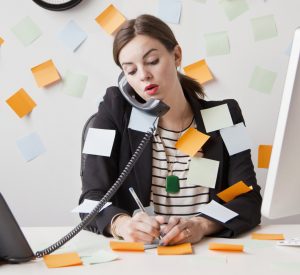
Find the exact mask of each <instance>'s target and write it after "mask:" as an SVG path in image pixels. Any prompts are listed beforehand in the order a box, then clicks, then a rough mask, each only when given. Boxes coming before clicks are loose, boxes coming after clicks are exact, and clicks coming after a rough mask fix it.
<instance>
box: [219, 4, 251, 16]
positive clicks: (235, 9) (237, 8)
mask: <svg viewBox="0 0 300 275" xmlns="http://www.w3.org/2000/svg"><path fill="white" fill-rule="evenodd" d="M219 5H220V6H221V7H222V8H223V10H224V12H225V14H226V16H227V18H228V19H229V20H230V21H232V20H233V19H235V18H237V17H238V16H240V15H241V14H243V13H244V12H246V11H247V10H249V6H248V4H247V2H246V1H245V0H219Z"/></svg>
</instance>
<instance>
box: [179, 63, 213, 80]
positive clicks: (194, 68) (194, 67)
mask: <svg viewBox="0 0 300 275" xmlns="http://www.w3.org/2000/svg"><path fill="white" fill-rule="evenodd" d="M183 70H184V72H185V74H186V75H187V76H189V77H191V78H194V79H196V80H197V81H198V82H199V83H200V84H204V83H206V82H208V81H210V80H212V79H213V75H212V74H211V72H210V70H209V68H208V66H207V64H206V61H205V60H204V59H202V60H199V61H197V62H195V63H193V64H190V65H188V66H186V67H184V68H183Z"/></svg>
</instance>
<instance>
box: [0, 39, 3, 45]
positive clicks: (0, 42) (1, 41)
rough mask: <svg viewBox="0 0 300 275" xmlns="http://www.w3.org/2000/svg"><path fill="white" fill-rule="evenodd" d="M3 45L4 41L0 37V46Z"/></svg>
mask: <svg viewBox="0 0 300 275" xmlns="http://www.w3.org/2000/svg"><path fill="white" fill-rule="evenodd" d="M3 43H4V39H3V38H2V37H0V46H1V45H2V44H3Z"/></svg>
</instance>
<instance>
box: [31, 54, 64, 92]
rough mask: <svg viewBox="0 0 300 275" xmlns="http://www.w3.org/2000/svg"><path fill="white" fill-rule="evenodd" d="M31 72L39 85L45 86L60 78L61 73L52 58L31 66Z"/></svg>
mask: <svg viewBox="0 0 300 275" xmlns="http://www.w3.org/2000/svg"><path fill="white" fill-rule="evenodd" d="M31 72H32V73H33V76H34V78H35V81H36V83H37V84H38V86H39V87H45V86H47V85H50V84H52V83H54V82H56V81H58V80H60V75H59V73H58V71H57V69H56V67H55V65H54V63H53V61H52V60H51V59H50V60H47V61H45V62H43V63H41V64H39V65H37V66H35V67H33V68H31Z"/></svg>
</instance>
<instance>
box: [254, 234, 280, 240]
mask: <svg viewBox="0 0 300 275" xmlns="http://www.w3.org/2000/svg"><path fill="white" fill-rule="evenodd" d="M251 238H252V239H253V240H284V235H283V234H264V233H252V234H251Z"/></svg>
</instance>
